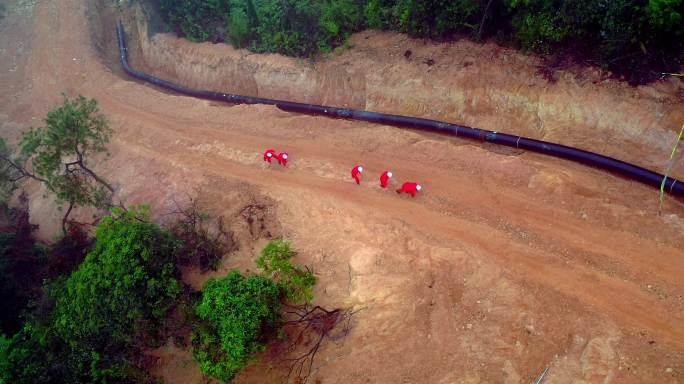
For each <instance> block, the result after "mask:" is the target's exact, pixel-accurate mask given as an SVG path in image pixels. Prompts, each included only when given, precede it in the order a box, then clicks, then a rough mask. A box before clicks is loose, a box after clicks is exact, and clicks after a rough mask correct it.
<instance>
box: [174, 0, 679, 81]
mask: <svg viewBox="0 0 684 384" xmlns="http://www.w3.org/2000/svg"><path fill="white" fill-rule="evenodd" d="M162 4H163V7H162V9H163V10H164V13H165V15H166V18H167V20H168V21H169V22H170V23H171V24H172V25H173V26H174V27H175V28H176V29H177V30H179V32H180V33H181V34H183V35H185V36H187V37H188V38H190V39H193V40H201V41H204V40H208V39H213V40H216V39H214V38H213V37H212V36H215V35H216V34H217V33H218V32H217V31H218V30H221V31H223V30H224V29H225V31H226V32H225V36H224V37H225V39H226V40H230V41H231V42H233V44H235V45H237V46H239V47H249V48H250V49H252V50H254V51H256V52H279V53H283V54H286V55H293V56H312V55H315V54H316V53H318V52H329V51H331V50H332V49H334V48H335V47H341V46H344V45H345V41H346V39H347V37H348V36H349V34H350V33H353V32H356V31H359V30H361V29H363V28H375V29H389V30H395V31H400V32H405V33H408V34H409V35H411V36H416V37H430V38H435V39H445V38H450V37H452V36H457V35H471V36H474V37H475V38H478V39H480V38H483V37H488V36H489V37H497V38H498V39H499V40H500V41H502V42H506V43H509V44H515V45H518V46H519V47H521V48H522V49H524V50H527V51H534V52H541V53H551V52H553V53H554V54H559V53H560V54H564V53H565V54H572V55H574V56H580V57H582V58H583V59H588V60H591V61H592V62H595V63H597V64H600V65H602V66H605V67H608V68H610V69H611V70H613V71H615V72H617V73H621V74H626V75H628V76H629V78H628V79H629V80H630V81H631V82H633V83H637V82H643V81H646V80H649V79H653V78H655V77H654V74H653V73H651V72H650V71H649V69H651V68H657V69H658V71H660V72H677V71H678V67H679V66H680V65H681V61H682V57H681V52H682V51H683V50H684V39H683V37H684V26H683V25H682V15H684V2H683V1H682V0H610V1H606V0H499V1H489V0H483V1H478V0H420V1H419V0H324V1H314V0H180V1H176V0H162ZM216 25H221V28H217V27H216ZM224 26H225V28H223V27H224Z"/></svg>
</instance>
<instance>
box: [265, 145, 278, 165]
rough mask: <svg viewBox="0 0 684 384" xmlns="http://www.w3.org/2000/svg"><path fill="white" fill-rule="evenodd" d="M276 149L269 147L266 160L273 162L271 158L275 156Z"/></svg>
mask: <svg viewBox="0 0 684 384" xmlns="http://www.w3.org/2000/svg"><path fill="white" fill-rule="evenodd" d="M275 155H276V151H275V150H274V149H269V150H267V151H266V152H264V161H267V162H268V163H269V164H271V160H272V159H273V157H275Z"/></svg>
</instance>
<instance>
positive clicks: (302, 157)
mask: <svg viewBox="0 0 684 384" xmlns="http://www.w3.org/2000/svg"><path fill="white" fill-rule="evenodd" d="M121 4H123V5H122V7H123V8H124V9H125V10H126V14H127V15H128V16H127V18H126V25H127V30H128V31H129V32H130V36H129V39H130V40H131V41H132V47H131V55H132V56H133V63H134V64H135V65H138V66H140V67H141V68H144V69H146V70H149V71H151V72H154V73H157V74H159V75H161V76H164V77H167V78H170V79H174V80H177V81H181V82H184V83H186V84H188V85H193V86H207V87H209V86H211V87H217V88H220V89H225V90H228V91H234V92H236V93H238V92H244V93H248V94H254V95H259V96H267V97H281V98H288V99H294V100H305V101H314V102H321V103H323V102H325V103H330V104H336V105H349V106H354V107H365V108H368V109H372V110H378V111H387V112H396V113H402V114H410V115H419V116H426V117H433V118H441V119H445V120H450V121H454V122H460V123H464V124H468V125H473V126H478V127H482V128H488V129H496V130H500V131H505V132H517V133H523V134H527V135H530V136H534V137H543V138H545V139H547V140H553V141H557V142H561V143H564V144H569V145H576V146H580V147H582V148H586V149H590V150H596V151H599V152H602V153H606V154H609V155H613V156H616V157H618V158H621V159H624V160H628V161H634V162H636V163H638V164H641V165H643V166H647V167H654V168H659V167H662V166H663V165H664V163H665V161H666V156H667V155H668V154H669V148H668V147H669V146H671V145H672V143H673V140H674V133H673V131H674V130H675V129H678V127H679V125H680V124H681V121H682V119H683V113H684V112H683V111H684V108H682V107H684V101H683V100H682V84H681V82H679V81H677V80H668V81H666V82H662V83H660V84H656V85H652V86H648V87H640V88H637V89H633V88H629V87H627V86H626V85H624V84H620V83H615V82H613V81H609V80H605V79H604V78H603V77H602V76H603V75H602V74H600V73H597V72H595V71H589V70H584V71H577V72H575V73H564V74H561V78H560V80H559V82H558V83H556V84H548V83H546V82H545V81H544V80H543V79H541V78H540V77H538V76H537V75H536V68H535V65H536V62H535V59H533V58H529V57H524V56H521V55H518V54H516V53H514V52H511V51H509V50H506V49H502V48H498V47H495V46H492V45H484V46H478V45H474V44H472V43H468V42H458V43H455V44H451V45H445V44H432V43H426V42H422V41H415V40H410V39H407V38H405V37H403V36H400V35H396V34H385V33H376V32H367V33H363V34H360V35H357V36H354V37H353V38H352V45H353V46H354V48H352V49H350V50H349V51H346V52H344V53H342V54H341V55H339V56H334V57H330V58H328V59H326V60H323V61H321V62H318V63H316V64H315V65H313V66H310V65H306V64H304V63H299V62H297V61H294V60H290V59H286V58H283V57H279V56H275V55H253V54H250V53H248V52H244V51H235V50H232V49H231V48H229V47H226V46H214V45H209V44H200V45H196V44H189V43H187V42H184V41H181V40H177V39H175V38H173V37H171V36H167V35H157V36H155V37H148V36H147V35H146V34H145V33H138V32H137V31H138V29H140V30H144V23H143V24H140V23H139V20H138V21H134V20H133V19H131V15H134V14H135V13H136V12H140V10H139V9H137V10H136V9H135V8H130V7H128V6H127V5H126V4H127V3H126V2H122V3H121ZM115 18H116V9H114V8H110V7H108V6H105V5H103V4H100V3H97V2H95V3H93V2H83V1H78V0H60V1H55V0H46V1H41V2H32V1H21V2H16V4H14V5H11V6H10V7H9V12H8V15H7V16H6V17H5V18H4V19H3V20H1V21H0V52H1V53H2V55H1V56H0V84H2V87H3V90H4V91H5V92H2V93H1V94H0V124H1V129H2V134H3V135H8V136H10V137H12V138H17V137H18V135H19V133H20V132H21V131H23V130H24V129H26V128H27V127H28V126H30V125H37V124H39V123H40V118H41V117H42V116H44V114H45V112H46V111H48V110H49V109H50V108H52V107H53V106H54V105H55V104H57V103H59V102H60V93H61V92H67V93H68V94H72V95H73V94H77V93H81V94H83V95H86V96H88V97H93V98H96V99H97V100H98V101H99V103H100V105H101V108H102V110H103V111H104V112H105V114H107V116H109V118H110V120H111V126H112V127H113V129H114V131H115V135H114V138H113V143H112V145H111V148H112V155H111V158H109V159H107V160H106V161H105V160H104V159H103V161H101V162H99V163H98V164H97V165H96V168H97V169H98V170H100V171H101V172H102V173H103V174H105V176H107V177H108V178H109V179H110V180H112V181H114V182H115V183H116V184H117V185H118V193H119V196H120V197H122V198H123V199H124V200H125V201H126V202H127V203H129V204H130V203H138V202H146V203H151V204H152V206H153V209H154V212H155V214H156V215H158V217H160V218H161V217H163V213H164V212H167V211H169V210H171V209H172V208H173V207H172V203H171V202H172V199H173V198H176V199H180V200H182V199H183V198H184V197H187V196H198V197H199V198H200V199H201V200H202V201H203V203H204V204H205V207H206V208H207V209H208V210H210V211H211V213H212V214H216V215H219V214H223V215H225V216H226V217H227V218H229V219H232V220H233V222H234V223H235V224H234V225H235V228H237V229H236V230H237V231H238V239H239V241H240V243H241V245H242V247H241V250H240V251H238V252H236V253H234V254H231V255H228V256H227V257H226V259H225V260H224V263H223V265H222V267H221V269H220V270H219V271H218V272H216V274H221V273H224V272H225V271H226V270H228V269H230V268H235V267H237V268H241V269H243V270H247V269H251V268H253V263H252V260H253V251H254V250H255V249H258V247H259V246H260V245H261V244H263V241H264V240H263V238H264V237H269V236H278V235H284V236H285V237H287V238H289V239H291V240H292V241H293V242H294V246H295V247H296V248H297V249H298V250H299V251H300V253H299V256H298V260H297V261H298V262H301V263H306V264H310V265H312V266H313V267H314V269H315V271H316V273H317V275H318V276H319V285H318V287H317V290H316V292H315V294H316V297H317V300H318V301H319V302H320V303H322V304H324V305H326V306H331V307H332V306H354V307H356V308H364V309H363V310H362V311H361V312H359V313H358V314H357V315H356V317H355V320H354V328H353V330H352V332H351V334H350V335H349V336H348V337H347V338H346V339H345V340H344V343H342V344H340V345H335V344H328V345H326V346H325V347H324V349H322V350H321V352H320V356H319V359H318V360H317V363H316V364H315V367H316V369H315V372H314V376H315V378H316V379H318V380H320V381H321V382H323V383H361V382H369V383H444V384H446V383H518V382H530V381H531V380H532V379H533V378H534V377H535V376H537V375H538V374H539V372H540V371H541V370H542V369H543V368H544V367H546V366H548V367H550V371H549V375H548V376H547V380H546V381H545V382H546V383H610V382H614V383H655V382H658V383H678V382H684V279H682V276H684V249H683V248H684V247H683V244H684V207H683V206H682V204H681V202H679V201H676V200H672V199H668V200H667V201H666V203H665V205H664V213H663V214H662V215H658V214H657V209H658V202H657V193H656V191H655V190H654V189H652V188H649V187H645V186H643V185H640V184H638V183H634V182H631V181H627V180H624V179H621V178H618V177H615V176H613V175H610V174H606V173H603V172H600V171H596V170H593V169H590V168H586V167H583V166H579V165H576V164H572V163H568V162H565V161H562V160H557V159H551V158H547V157H544V156H540V155H536V154H529V153H519V152H514V151H509V150H502V149H499V148H493V147H483V146H481V145H479V144H478V143H473V142H466V141H462V140H458V139H453V138H446V137H442V136H437V135H427V134H422V133H417V132H411V131H406V130H398V129H395V128H391V127H383V126H377V125H370V124H362V123H354V122H348V121H339V120H329V119H325V118H318V117H310V116H300V115H296V114H290V113H286V112H283V111H280V110H278V109H276V108H272V107H267V106H226V105H222V104H215V103H210V102H206V101H201V100H194V99H190V98H186V97H180V96H177V95H172V94H168V93H165V92H161V91H159V90H157V89H154V88H151V87H148V86H146V85H144V84H140V83H137V82H134V81H131V80H130V79H128V78H126V77H125V76H123V75H122V73H121V71H120V69H118V66H117V65H116V57H117V55H116V52H115V51H113V50H114V47H115V43H114V39H115V36H114V29H113V21H114V19H115ZM407 49H409V50H411V51H412V52H413V55H412V59H411V60H408V61H407V60H406V59H405V58H404V52H405V50H407ZM424 58H430V59H432V60H434V61H435V64H434V65H431V66H428V65H427V64H426V63H425V60H423V59H424ZM231 63H232V64H231ZM232 66H234V68H236V69H230V68H233V67H232ZM222 71H223V72H222ZM231 71H232V72H231ZM238 72H239V74H238ZM215 73H218V74H220V75H215ZM352 75H354V76H352ZM217 76H218V77H217ZM347 79H349V80H347ZM241 84H242V85H241ZM267 147H277V148H283V149H286V150H288V151H289V152H290V154H291V159H292V160H291V163H290V166H289V167H288V168H287V169H270V168H266V167H264V166H263V164H262V161H261V160H260V153H261V151H262V150H264V149H265V148H267ZM670 148H671V147H670ZM355 163H363V165H364V166H365V168H366V169H367V171H368V172H367V173H366V174H365V177H366V178H367V179H366V181H367V183H364V184H363V185H362V186H361V187H358V186H356V185H355V184H353V183H351V182H350V179H349V178H348V171H349V169H350V168H351V167H352V166H353V165H354V164H355ZM386 168H391V169H392V171H394V173H395V175H396V176H397V179H398V180H396V181H404V180H415V181H419V182H421V183H422V184H423V185H425V191H424V193H422V194H421V195H420V196H419V197H417V198H415V199H411V198H410V197H406V196H397V195H396V194H395V193H394V192H392V191H391V190H389V191H384V190H381V189H380V188H379V187H377V185H376V180H375V177H376V175H379V173H380V172H381V171H383V170H385V169H386ZM674 174H675V175H676V176H678V177H680V178H681V177H684V161H681V157H680V161H679V166H678V167H677V168H676V169H675V170H674ZM30 188H31V192H32V194H31V199H32V205H31V214H32V217H33V220H34V221H35V222H40V223H41V234H42V236H43V237H45V238H49V237H50V236H52V234H54V233H56V231H57V227H58V223H59V220H58V217H59V212H58V211H57V210H56V209H55V208H54V206H53V203H52V202H51V200H50V199H43V198H42V197H41V196H42V192H41V191H40V190H39V189H38V188H37V187H36V186H35V185H33V186H30ZM255 207H256V208H255ZM245 209H247V210H246V211H245ZM245 212H246V213H245ZM245 218H251V219H250V220H248V221H245ZM255 223H256V224H255ZM51 224H52V225H51ZM187 278H188V280H189V281H191V282H192V283H193V284H196V285H197V286H199V285H200V284H201V282H202V281H203V280H204V279H206V278H207V276H205V275H198V274H196V273H191V272H189V273H188V275H187ZM154 354H155V355H157V356H159V358H160V360H159V365H158V367H157V369H156V370H155V371H156V372H157V373H159V374H160V375H162V376H164V378H165V379H166V381H167V382H169V383H199V382H202V379H201V375H199V374H198V371H197V368H196V367H195V365H194V364H193V363H192V360H191V359H190V356H189V355H188V354H187V353H185V352H182V351H178V350H176V349H174V348H172V347H168V348H165V349H160V350H158V351H155V352H154ZM276 373H277V372H276ZM273 377H274V374H273V372H268V371H267V370H266V369H265V365H256V366H254V367H251V368H248V369H247V370H246V371H245V372H243V374H241V375H240V377H239V378H238V380H237V381H238V382H244V383H248V382H249V383H262V382H270V381H272V380H274V379H273Z"/></svg>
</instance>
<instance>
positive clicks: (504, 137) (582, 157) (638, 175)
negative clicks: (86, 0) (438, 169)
mask: <svg viewBox="0 0 684 384" xmlns="http://www.w3.org/2000/svg"><path fill="white" fill-rule="evenodd" d="M116 33H117V37H118V40H119V54H120V57H121V65H122V66H123V68H124V70H125V71H126V73H128V74H129V75H131V76H132V77H134V78H136V79H140V80H142V81H146V82H148V83H151V84H154V85H156V86H159V87H162V88H166V89H170V90H172V91H174V92H178V93H181V94H184V95H188V96H193V97H198V98H201V99H208V100H217V101H224V102H228V103H232V104H268V105H275V106H276V107H278V108H280V109H282V110H284V111H290V112H298V113H305V114H311V115H324V116H329V117H333V118H341V119H350V120H361V121H368V122H371V123H379V124H384V125H392V126H395V127H405V128H412V129H419V130H427V131H433V132H440V133H446V134H450V135H455V136H460V137H466V138H469V139H475V140H480V141H486V142H489V143H495V144H501V145H505V146H508V147H513V148H520V149H526V150H529V151H534V152H538V153H542V154H545V155H549V156H555V157H560V158H563V159H568V160H572V161H576V162H578V163H582V164H586V165H590V166H593V167H597V168H601V169H605V170H607V171H611V172H615V173H618V174H620V175H623V176H625V177H628V178H630V179H634V180H637V181H640V182H642V183H645V184H648V185H651V186H654V187H658V188H660V184H661V183H662V182H663V179H665V190H666V191H668V192H670V193H672V194H673V195H677V196H684V183H682V182H680V181H679V180H677V179H673V178H671V177H667V178H666V177H665V176H664V175H661V174H659V173H657V172H652V171H649V170H648V169H644V168H641V167H638V166H636V165H633V164H629V163H625V162H624V161H620V160H617V159H613V158H611V157H608V156H603V155H599V154H598V153H593V152H588V151H584V150H581V149H577V148H572V147H567V146H565V145H560V144H554V143H549V142H546V141H541V140H534V139H528V138H526V137H522V136H514V135H508V134H505V133H499V132H493V131H488V130H484V129H478V128H471V127H466V126H463V125H458V124H451V123H445V122H442V121H437V120H429V119H421V118H418V117H410V116H401V115H392V114H387V113H378V112H369V111H362V110H358V109H348V108H337V107H327V106H323V105H313V104H305V103H293V102H290V101H282V100H274V99H264V98H260V97H249V96H242V95H233V94H230V93H222V92H212V91H205V90H196V89H190V88H186V87H183V86H181V85H178V84H174V83H172V82H169V81H166V80H162V79H159V78H157V77H154V76H151V75H148V74H146V73H143V72H139V71H136V70H134V69H133V68H131V67H130V66H129V65H128V58H127V53H126V41H125V37H124V30H123V25H122V24H121V22H119V23H118V24H117V27H116Z"/></svg>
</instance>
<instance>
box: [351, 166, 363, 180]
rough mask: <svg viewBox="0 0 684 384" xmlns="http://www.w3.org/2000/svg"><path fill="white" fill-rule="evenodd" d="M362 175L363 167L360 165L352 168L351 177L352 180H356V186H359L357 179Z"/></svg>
mask: <svg viewBox="0 0 684 384" xmlns="http://www.w3.org/2000/svg"><path fill="white" fill-rule="evenodd" d="M362 173H363V167H362V166H360V165H356V166H354V168H352V170H351V177H352V179H354V180H356V184H361V180H360V179H359V175H360V174H362Z"/></svg>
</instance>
